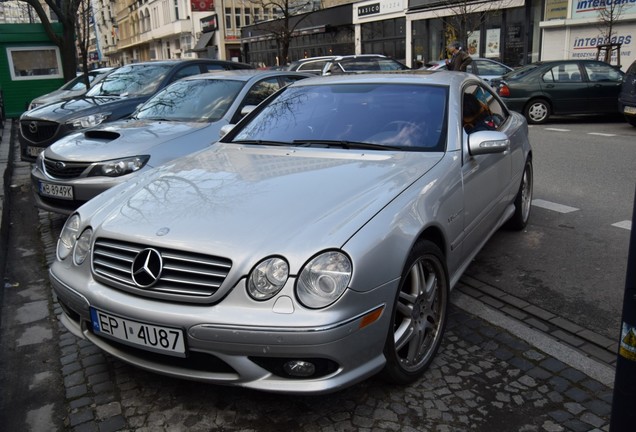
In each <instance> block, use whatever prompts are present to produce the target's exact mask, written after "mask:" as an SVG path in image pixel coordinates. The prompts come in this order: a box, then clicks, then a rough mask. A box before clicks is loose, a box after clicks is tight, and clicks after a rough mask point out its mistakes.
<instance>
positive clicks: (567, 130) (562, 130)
mask: <svg viewBox="0 0 636 432" xmlns="http://www.w3.org/2000/svg"><path fill="white" fill-rule="evenodd" d="M545 130H551V131H555V132H571V130H570V129H559V128H545Z"/></svg>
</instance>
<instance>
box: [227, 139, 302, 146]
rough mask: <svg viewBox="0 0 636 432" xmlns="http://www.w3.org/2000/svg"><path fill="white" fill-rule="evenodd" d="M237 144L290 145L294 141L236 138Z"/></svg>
mask: <svg viewBox="0 0 636 432" xmlns="http://www.w3.org/2000/svg"><path fill="white" fill-rule="evenodd" d="M232 142H233V143H235V144H257V145H273V146H290V145H293V143H290V142H287V141H268V140H236V141H232Z"/></svg>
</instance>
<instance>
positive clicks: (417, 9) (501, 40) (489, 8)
mask: <svg viewBox="0 0 636 432" xmlns="http://www.w3.org/2000/svg"><path fill="white" fill-rule="evenodd" d="M331 1H332V2H333V1H337V0H331ZM613 3H614V4H616V5H620V13H617V14H616V16H615V18H616V20H615V21H616V22H615V23H613V29H614V31H613V32H612V35H611V36H609V37H608V36H605V35H604V33H603V23H602V22H601V18H600V13H601V11H602V10H603V9H606V8H607V6H608V5H611V4H612V0H493V1H467V0H365V1H361V2H356V3H353V4H350V6H351V16H350V22H349V21H348V18H347V17H343V18H345V19H343V20H340V21H339V24H338V25H339V26H340V27H343V28H344V27H347V26H349V25H350V26H351V29H352V30H353V31H352V32H350V33H349V35H348V36H345V34H344V33H343V34H342V36H343V39H342V40H341V45H342V46H343V47H350V48H349V51H348V52H346V53H342V52H333V53H334V54H353V53H355V54H385V55H388V56H391V57H393V58H396V59H398V60H401V61H403V62H405V63H406V64H408V65H409V66H412V67H414V66H419V65H421V64H424V63H426V62H428V61H432V60H439V59H442V58H444V57H445V56H446V45H447V44H448V42H450V41H452V40H455V39H462V40H461V42H462V44H463V45H464V46H465V49H466V50H467V51H469V53H470V54H471V55H473V56H476V57H487V58H493V59H497V60H500V61H502V62H504V63H506V64H508V65H509V66H513V67H516V66H520V65H523V64H528V63H531V62H534V61H537V60H549V59H558V58H559V59H560V58H562V59H568V58H583V57H584V58H596V52H597V45H599V44H601V43H606V42H608V41H609V42H612V41H620V42H621V49H620V53H621V63H622V66H623V68H625V66H628V65H629V64H630V63H631V61H633V59H634V57H635V52H634V48H633V47H634V41H633V39H634V35H633V33H634V31H636V10H635V9H636V0H613ZM337 7H341V6H337ZM327 16H328V15H324V18H321V16H320V15H314V14H312V24H313V26H314V27H318V28H319V27H321V26H325V28H329V26H330V25H332V22H331V21H330V20H329V18H327ZM462 25H464V26H465V27H464V31H463V32H461V33H463V34H464V35H465V37H463V38H462V37H460V35H459V34H458V32H457V28H458V27H461V26H462ZM243 30H244V31H243V39H242V41H243V50H244V52H245V53H246V58H247V60H248V61H252V58H253V56H256V58H258V61H259V62H260V61H263V62H264V63H265V64H267V65H272V64H276V63H272V59H275V58H276V56H275V55H274V53H275V52H276V47H275V44H272V43H270V45H269V47H268V46H267V45H266V44H264V43H263V42H264V39H263V35H262V34H260V37H261V39H258V38H255V35H259V25H258V24H255V25H251V26H248V27H246V28H244V29H243ZM302 36H303V35H300V34H299V35H298V40H297V41H293V42H292V45H293V46H295V49H294V50H290V55H289V58H288V59H287V61H288V62H289V61H293V60H297V59H299V58H303V57H311V56H315V55H322V54H329V53H330V52H328V49H326V50H322V51H319V50H312V49H303V48H304V47H305V48H312V44H314V43H315V40H317V39H318V38H317V37H315V38H314V41H311V40H309V41H307V42H302V40H301V39H302ZM347 38H348V39H347ZM322 43H325V47H328V46H329V45H328V44H327V43H326V42H325V41H322ZM314 52H315V53H316V54H314Z"/></svg>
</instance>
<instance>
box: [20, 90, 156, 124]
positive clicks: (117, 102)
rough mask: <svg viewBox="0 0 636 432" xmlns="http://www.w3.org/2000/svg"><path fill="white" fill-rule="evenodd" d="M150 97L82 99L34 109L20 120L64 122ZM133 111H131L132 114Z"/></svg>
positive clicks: (132, 103) (135, 104)
mask: <svg viewBox="0 0 636 432" xmlns="http://www.w3.org/2000/svg"><path fill="white" fill-rule="evenodd" d="M146 99H148V97H135V98H121V97H119V96H101V97H88V96H87V97H80V98H74V99H69V100H64V101H59V102H54V103H51V104H48V105H43V106H41V107H38V108H35V109H32V110H31V111H27V112H25V113H24V114H23V115H22V117H21V118H20V120H29V119H37V120H45V121H55V122H62V121H66V120H68V119H71V118H75V117H79V116H81V115H89V114H93V113H96V112H106V111H108V110H111V109H115V108H120V107H121V106H127V105H131V106H133V107H134V106H137V105H138V104H140V103H141V102H143V101H145V100H146ZM132 111H133V110H131V112H132Z"/></svg>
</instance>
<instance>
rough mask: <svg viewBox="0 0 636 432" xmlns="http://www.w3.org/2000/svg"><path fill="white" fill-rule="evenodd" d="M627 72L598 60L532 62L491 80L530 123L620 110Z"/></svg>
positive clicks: (505, 100)
mask: <svg viewBox="0 0 636 432" xmlns="http://www.w3.org/2000/svg"><path fill="white" fill-rule="evenodd" d="M622 79H623V73H622V72H621V71H620V70H619V69H617V68H615V67H613V66H611V65H609V64H607V63H604V62H601V61H596V60H556V61H542V62H537V63H532V64H529V65H527V66H524V67H522V68H519V69H516V70H514V71H512V72H510V73H508V74H506V75H504V76H503V77H502V78H501V79H500V80H493V81H492V82H491V84H492V85H493V87H495V88H497V92H498V93H499V96H501V98H502V99H503V100H504V102H505V103H506V105H507V106H508V108H510V109H512V110H514V111H518V112H521V113H523V115H524V116H525V117H526V118H527V119H528V122H529V123H535V124H540V123H545V122H546V121H548V118H549V117H550V116H551V115H553V114H557V115H563V114H613V113H618V103H617V100H618V94H619V92H620V88H621V82H622Z"/></svg>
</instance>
